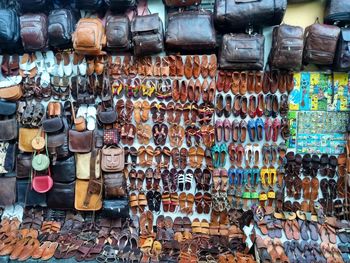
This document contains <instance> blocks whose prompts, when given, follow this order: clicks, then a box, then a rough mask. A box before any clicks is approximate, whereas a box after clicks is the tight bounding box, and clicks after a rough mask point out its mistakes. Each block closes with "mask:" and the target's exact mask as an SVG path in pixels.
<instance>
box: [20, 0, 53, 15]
mask: <svg viewBox="0 0 350 263" xmlns="http://www.w3.org/2000/svg"><path fill="white" fill-rule="evenodd" d="M18 2H19V4H20V6H21V10H22V11H23V12H25V13H27V12H38V11H47V10H49V9H50V8H51V7H52V0H18Z"/></svg>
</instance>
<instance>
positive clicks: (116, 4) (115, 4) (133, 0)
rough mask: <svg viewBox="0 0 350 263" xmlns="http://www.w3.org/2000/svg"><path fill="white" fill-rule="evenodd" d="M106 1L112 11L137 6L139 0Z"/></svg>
mask: <svg viewBox="0 0 350 263" xmlns="http://www.w3.org/2000/svg"><path fill="white" fill-rule="evenodd" d="M105 3H106V4H107V6H108V7H109V9H111V10H112V11H118V12H123V11H125V10H126V9H128V8H135V7H136V6H137V0H105Z"/></svg>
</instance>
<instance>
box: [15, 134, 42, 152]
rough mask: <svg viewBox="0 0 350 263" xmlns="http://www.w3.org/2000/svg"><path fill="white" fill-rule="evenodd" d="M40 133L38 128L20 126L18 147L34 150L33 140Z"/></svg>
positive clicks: (25, 150) (23, 150) (29, 150)
mask: <svg viewBox="0 0 350 263" xmlns="http://www.w3.org/2000/svg"><path fill="white" fill-rule="evenodd" d="M38 133H39V129H36V128H19V136H18V148H19V149H20V150H21V151H22V152H34V149H33V146H32V141H33V139H34V138H35V137H36V136H37V135H38Z"/></svg>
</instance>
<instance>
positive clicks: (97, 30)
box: [73, 18, 106, 55]
mask: <svg viewBox="0 0 350 263" xmlns="http://www.w3.org/2000/svg"><path fill="white" fill-rule="evenodd" d="M105 45H106V34H105V29H104V27H103V24H102V22H101V20H100V19H98V18H81V19H80V20H79V22H78V24H77V27H76V30H75V32H74V33H73V47H74V49H75V51H76V52H77V53H79V54H84V55H102V54H104V52H102V48H103V47H104V46H105Z"/></svg>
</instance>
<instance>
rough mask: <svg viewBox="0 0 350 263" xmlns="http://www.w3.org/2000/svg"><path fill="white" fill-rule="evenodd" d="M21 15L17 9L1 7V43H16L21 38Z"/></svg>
mask: <svg viewBox="0 0 350 263" xmlns="http://www.w3.org/2000/svg"><path fill="white" fill-rule="evenodd" d="M19 31H20V30H19V17H18V16H17V13H16V11H15V10H12V9H0V44H2V45H9V44H16V43H17V42H18V40H19Z"/></svg>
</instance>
